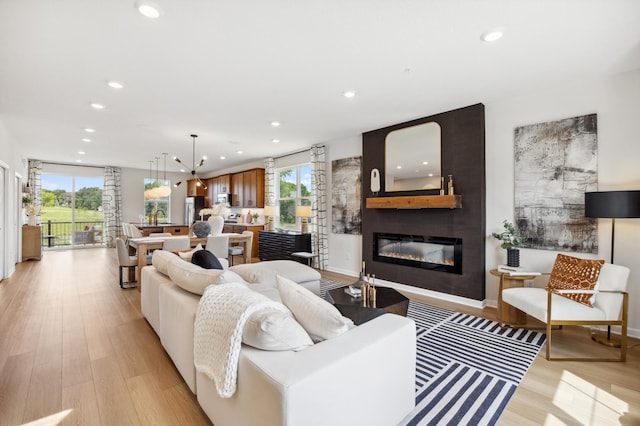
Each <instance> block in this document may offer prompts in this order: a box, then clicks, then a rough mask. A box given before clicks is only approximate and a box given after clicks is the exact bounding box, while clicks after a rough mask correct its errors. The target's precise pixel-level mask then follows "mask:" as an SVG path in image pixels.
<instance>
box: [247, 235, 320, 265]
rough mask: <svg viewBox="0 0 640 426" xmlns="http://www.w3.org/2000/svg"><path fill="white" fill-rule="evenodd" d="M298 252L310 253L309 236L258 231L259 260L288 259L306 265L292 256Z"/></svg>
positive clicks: (298, 258) (300, 259)
mask: <svg viewBox="0 0 640 426" xmlns="http://www.w3.org/2000/svg"><path fill="white" fill-rule="evenodd" d="M299 251H305V252H311V234H301V233H299V232H296V233H288V232H274V231H260V234H259V239H258V257H259V258H260V260H281V259H288V260H295V261H296V262H300V263H304V264H306V263H307V260H306V259H302V258H300V257H296V256H293V255H292V253H295V252H299Z"/></svg>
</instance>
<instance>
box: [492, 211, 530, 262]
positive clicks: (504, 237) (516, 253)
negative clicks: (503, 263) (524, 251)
mask: <svg viewBox="0 0 640 426" xmlns="http://www.w3.org/2000/svg"><path fill="white" fill-rule="evenodd" d="M502 226H503V227H504V231H502V232H500V233H497V232H494V233H492V234H491V236H492V237H493V238H496V239H498V240H500V241H501V242H502V244H500V247H502V248H503V249H505V250H507V265H508V266H515V267H517V266H520V250H518V249H517V248H516V247H518V246H519V245H520V243H521V242H522V239H521V238H520V236H519V235H518V233H517V232H516V228H515V227H514V226H513V224H512V223H511V222H508V221H507V220H506V219H505V220H504V221H503V222H502Z"/></svg>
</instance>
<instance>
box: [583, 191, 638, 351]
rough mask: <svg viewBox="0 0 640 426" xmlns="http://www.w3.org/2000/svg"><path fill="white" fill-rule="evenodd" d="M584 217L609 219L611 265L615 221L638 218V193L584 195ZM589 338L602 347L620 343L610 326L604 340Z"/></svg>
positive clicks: (596, 335) (614, 192) (612, 192)
mask: <svg viewBox="0 0 640 426" xmlns="http://www.w3.org/2000/svg"><path fill="white" fill-rule="evenodd" d="M584 213H585V216H586V217H593V218H611V263H613V249H614V245H615V235H616V219H623V218H624V219H631V218H640V191H602V192H586V193H585V194H584ZM591 338H592V339H593V340H594V341H596V342H598V343H601V344H603V345H607V346H613V347H617V348H619V347H620V342H618V341H616V340H612V339H611V326H609V327H607V336H606V338H605V337H603V336H600V335H598V334H592V335H591Z"/></svg>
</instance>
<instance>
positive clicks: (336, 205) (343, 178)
mask: <svg viewBox="0 0 640 426" xmlns="http://www.w3.org/2000/svg"><path fill="white" fill-rule="evenodd" d="M331 169H332V182H331V184H332V185H331V199H332V221H331V222H332V226H331V230H332V232H333V233H334V234H354V235H360V234H361V232H362V209H361V195H362V157H350V158H343V159H340V160H333V161H332V162H331Z"/></svg>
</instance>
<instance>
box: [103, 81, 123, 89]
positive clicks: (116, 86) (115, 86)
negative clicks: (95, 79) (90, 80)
mask: <svg viewBox="0 0 640 426" xmlns="http://www.w3.org/2000/svg"><path fill="white" fill-rule="evenodd" d="M107 84H108V85H109V87H111V88H112V89H122V88H123V87H124V86H123V85H122V83H120V82H118V81H107Z"/></svg>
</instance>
